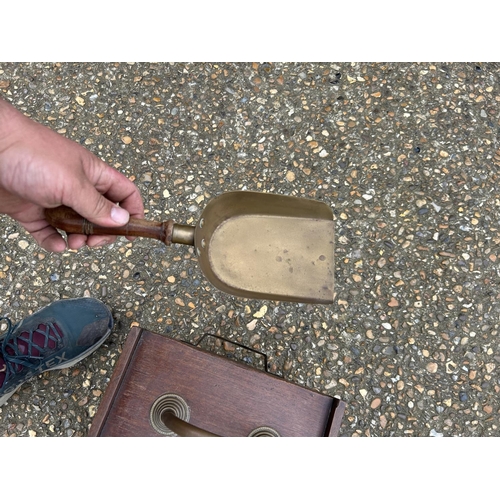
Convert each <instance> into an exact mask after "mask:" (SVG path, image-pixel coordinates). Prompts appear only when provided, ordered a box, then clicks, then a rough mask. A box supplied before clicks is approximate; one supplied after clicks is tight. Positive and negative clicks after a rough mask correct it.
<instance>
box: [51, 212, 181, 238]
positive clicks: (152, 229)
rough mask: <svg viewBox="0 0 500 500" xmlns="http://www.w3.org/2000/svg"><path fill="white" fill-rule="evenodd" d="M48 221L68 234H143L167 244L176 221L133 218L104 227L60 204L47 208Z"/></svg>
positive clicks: (145, 236) (144, 236)
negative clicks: (118, 224) (123, 222)
mask: <svg viewBox="0 0 500 500" xmlns="http://www.w3.org/2000/svg"><path fill="white" fill-rule="evenodd" d="M45 218H46V219H47V222H48V223H49V224H50V225H51V226H53V227H55V228H57V229H60V230H62V231H65V232H66V233H68V234H88V235H90V234H110V235H116V236H142V237H143V238H153V239H155V240H160V241H162V242H163V243H165V245H170V243H172V231H173V227H174V222H173V221H172V220H168V221H165V222H155V221H148V220H145V219H134V218H131V219H130V220H129V222H128V224H126V225H125V226H119V227H104V226H98V225H96V224H92V222H89V221H88V220H87V219H85V218H84V217H82V216H81V215H79V214H78V213H76V212H75V211H74V210H73V209H72V208H69V207H65V206H60V207H56V208H48V209H46V210H45Z"/></svg>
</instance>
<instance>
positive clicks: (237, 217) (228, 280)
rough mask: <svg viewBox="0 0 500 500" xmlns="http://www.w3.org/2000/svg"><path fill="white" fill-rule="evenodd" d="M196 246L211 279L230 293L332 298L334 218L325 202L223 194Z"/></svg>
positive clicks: (316, 299) (197, 236)
mask: <svg viewBox="0 0 500 500" xmlns="http://www.w3.org/2000/svg"><path fill="white" fill-rule="evenodd" d="M195 246H196V249H197V253H198V256H199V260H200V266H201V268H202V270H203V272H204V273H205V275H206V277H207V279H208V280H209V281H210V282H212V283H213V284H214V285H215V286H217V287H218V288H220V289H221V290H223V291H225V292H227V293H231V294H233V295H238V296H242V297H249V298H263V299H271V300H288V301H296V302H314V303H331V302H333V287H334V222H333V213H332V211H331V209H330V208H329V207H328V206H327V205H325V204H324V203H321V202H318V201H315V200H308V199H304V198H294V197H289V196H281V195H271V194H267V193H256V192H249V191H242V192H230V193H225V194H223V195H221V196H219V197H218V198H216V199H215V200H213V201H212V202H210V203H209V204H208V205H207V207H206V209H205V211H204V212H203V216H202V219H201V220H200V223H199V224H198V225H197V227H196V231H195Z"/></svg>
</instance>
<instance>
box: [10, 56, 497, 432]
mask: <svg viewBox="0 0 500 500" xmlns="http://www.w3.org/2000/svg"><path fill="white" fill-rule="evenodd" d="M499 78H500V67H499V65H498V64H490V63H488V64H486V63H484V64H483V63H469V64H458V63H455V64H442V63H434V64H433V63H420V64H416V63H415V64H361V63H355V64H350V63H338V64H335V63H328V64H319V63H318V64H313V63H304V64H301V63H275V64H274V63H273V64H270V63H253V64H252V63H245V64H222V63H221V64H208V63H207V64H201V63H197V64H181V63H175V64H167V63H161V64H160V63H158V64H156V63H155V64H150V63H144V64H132V63H122V64H89V63H83V64H69V63H64V64H52V63H50V64H43V63H37V64H13V63H8V64H4V63H0V95H2V96H3V97H4V98H6V99H7V100H9V101H10V102H12V103H13V104H14V105H15V106H17V107H18V108H19V109H20V110H22V111H23V112H24V113H26V114H27V115H29V116H30V117H32V118H33V119H35V120H37V121H39V122H41V123H43V124H45V125H48V126H49V127H51V128H52V129H54V130H56V131H57V132H58V133H60V134H62V135H64V136H66V137H68V138H71V139H73V140H75V141H78V142H79V143H81V144H82V145H84V146H85V147H87V148H88V149H89V150H90V151H92V152H93V153H95V154H96V155H98V156H99V157H101V158H102V159H104V160H105V161H107V162H109V163H110V164H111V165H112V166H114V167H115V168H117V169H118V170H120V171H121V172H123V173H124V174H125V175H127V176H128V177H129V178H130V179H132V180H133V181H134V182H135V183H136V185H137V186H138V187H139V189H140V190H141V193H142V195H143V198H144V203H145V207H146V209H147V211H148V213H147V217H149V218H151V219H155V220H166V219H168V218H173V219H174V220H175V221H177V222H180V223H186V224H194V223H196V222H197V221H198V219H199V217H200V214H201V212H202V210H203V208H204V207H205V206H206V204H207V202H208V201H209V200H210V199H211V198H213V197H214V196H216V195H218V194H220V193H222V192H224V191H229V190H234V189H248V190H257V191H266V192H274V193H281V194H287V195H294V196H303V197H308V198H314V199H317V200H321V201H324V202H326V203H328V204H329V205H330V206H331V207H332V208H333V210H334V214H335V228H336V229H335V230H336V276H335V279H336V295H335V300H334V303H333V305H330V306H323V305H306V304H294V303H286V302H279V303H278V302H272V301H257V300H246V299H240V298H234V297H231V296H229V295H226V294H224V293H222V292H220V291H218V290H216V289H215V288H214V287H213V286H212V285H210V284H209V283H208V282H207V280H205V278H204V277H203V274H202V272H201V270H200V268H199V265H198V263H197V259H196V255H195V253H194V252H193V251H192V249H189V248H187V247H181V246H173V247H171V248H168V247H166V246H163V245H162V244H161V243H158V242H156V241H152V240H144V239H137V240H135V241H134V242H133V243H131V242H128V241H127V240H125V239H119V240H118V241H117V242H116V243H114V244H113V245H111V246H108V247H105V248H101V249H88V248H86V249H82V250H80V251H78V252H74V251H67V252H65V253H62V254H50V253H48V252H45V251H44V250H41V249H40V248H39V247H37V245H36V244H35V243H34V241H33V240H32V239H31V237H30V235H29V234H27V233H26V232H25V231H24V230H23V229H22V228H21V227H20V226H19V225H18V224H17V223H15V222H14V221H13V220H11V219H9V218H8V217H5V216H2V217H1V218H0V250H1V252H0V315H3V316H8V317H10V318H11V319H12V320H13V321H20V320H21V319H22V318H23V317H25V316H26V315H28V314H30V313H32V312H35V311H36V310H37V309H39V308H40V307H42V306H44V305H47V304H49V303H50V302H51V301H53V300H56V299H59V298H64V297H67V298H70V297H80V296H92V297H96V298H99V299H101V300H102V301H104V302H105V303H106V304H107V305H109V306H110V307H111V308H112V310H113V314H114V317H115V320H116V326H115V329H114V331H113V333H112V335H111V337H110V339H109V341H108V342H107V343H106V344H104V345H103V347H101V348H100V349H99V350H98V351H97V352H96V353H94V355H92V356H91V357H89V358H87V359H85V360H83V361H82V362H81V363H79V364H77V365H76V366H75V367H73V368H70V369H66V370H62V371H53V372H48V373H45V374H42V375H40V376H39V377H37V378H35V379H34V380H33V381H32V382H31V383H26V384H24V385H23V386H22V388H21V389H20V390H19V391H18V392H17V393H16V394H15V395H14V396H13V397H12V398H11V399H10V400H9V401H8V402H7V403H6V404H5V405H4V406H3V407H2V408H0V435H3V436H84V435H86V434H87V433H88V429H89V427H90V424H91V422H92V418H93V417H94V415H95V413H96V411H97V408H98V406H99V404H100V402H101V400H102V396H103V394H104V392H105V390H106V387H107V384H108V382H109V380H110V377H111V375H112V372H113V368H114V365H115V363H116V361H117V359H118V357H119V355H120V352H121V348H122V346H123V343H124V341H125V339H126V336H127V332H128V331H129V329H130V327H131V326H132V325H141V326H142V327H145V328H148V329H150V330H153V331H156V332H158V333H162V334H165V335H168V336H172V337H175V338H179V339H182V340H186V341H189V342H192V343H197V342H200V341H201V345H202V346H203V347H204V348H206V349H210V350H213V351H214V352H218V353H220V354H221V355H223V356H226V357H228V358H233V359H239V360H241V362H243V363H249V364H251V365H253V366H256V367H257V368H260V369H262V367H263V361H262V359H261V357H259V356H258V355H256V354H255V352H254V350H256V351H259V352H262V353H264V354H266V356H267V360H268V365H269V366H268V368H269V371H270V372H272V373H274V374H276V375H279V376H282V377H284V378H285V379H286V380H289V381H291V382H294V383H296V384H298V385H301V386H305V387H308V388H311V389H314V390H316V391H320V392H323V393H325V394H329V395H331V396H336V397H339V398H341V399H342V400H344V401H345V402H346V403H347V409H346V413H345V417H344V420H343V423H342V427H341V435H342V436H498V435H500V429H499V426H500V405H499V398H500V394H499V393H500V375H499V369H498V367H499V365H500V349H499V336H498V325H499V319H500V318H499V316H500V306H499V305H498V300H499V299H500V277H499V271H498V266H499V261H500V226H499V219H500V216H499V211H500V199H499V196H498V191H499V187H498V182H499V179H500V149H499V148H500V144H499V142H498V131H499V126H500V93H499V90H500V87H499ZM204 334H212V335H215V336H217V337H220V338H214V337H208V339H211V341H210V342H209V341H207V340H206V339H207V338H203V335H204ZM212 340H213V341H212ZM235 343H237V344H240V345H243V346H248V347H249V348H250V349H249V350H245V349H242V348H240V347H237V346H236V345H235Z"/></svg>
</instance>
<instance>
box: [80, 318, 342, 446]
mask: <svg viewBox="0 0 500 500" xmlns="http://www.w3.org/2000/svg"><path fill="white" fill-rule="evenodd" d="M345 406H346V405H345V403H344V402H343V401H341V400H340V399H337V398H334V397H330V396H327V395H324V394H321V393H319V392H316V391H313V390H310V389H307V388H304V387H300V386H298V385H296V384H293V383H291V382H288V381H286V380H284V379H282V378H280V377H278V376H275V375H272V374H270V373H268V372H267V371H264V370H259V369H256V368H254V367H251V366H248V365H246V364H244V363H243V362H240V361H233V360H231V359H228V358H227V357H224V356H220V355H218V354H214V353H213V352H208V351H206V350H204V349H201V348H200V347H198V346H193V345H191V344H188V343H186V342H182V341H179V340H175V339H171V338H169V337H166V336H164V335H159V334H157V333H153V332H150V331H148V330H145V329H142V328H139V327H134V328H132V329H131V330H130V332H129V334H128V337H127V341H126V342H125V345H124V348H123V352H122V354H121V356H120V358H119V360H118V363H117V365H116V368H115V370H114V372H113V375H112V378H111V381H110V383H109V386H108V388H107V390H106V392H105V394H104V396H103V400H102V403H101V405H100V406H99V409H98V411H97V413H96V415H95V417H94V420H93V422H92V426H91V429H90V432H89V435H90V436H93V437H96V436H143V437H146V436H152V437H154V436H156V437H160V436H177V435H179V436H203V435H216V436H228V437H229V436H240V437H241V436H277V437H278V436H282V437H287V436H304V437H305V436H325V437H335V436H338V433H339V428H340V425H341V421H342V418H343V415H344V410H345ZM166 417H171V419H170V420H169V419H167V418H166ZM172 419H173V421H172ZM169 422H170V424H169V425H170V426H167V424H168V423H169ZM171 424H172V425H171ZM173 424H175V425H173ZM177 424H179V425H177ZM174 429H175V430H176V432H174Z"/></svg>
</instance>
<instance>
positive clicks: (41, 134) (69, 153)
mask: <svg viewBox="0 0 500 500" xmlns="http://www.w3.org/2000/svg"><path fill="white" fill-rule="evenodd" d="M60 205H67V206H69V207H71V208H73V209H74V210H75V211H76V212H78V213H79V214H80V215H82V216H83V217H85V218H86V219H88V220H89V221H91V222H93V223H95V224H99V225H101V226H108V227H115V226H122V225H124V224H126V223H127V222H128V220H129V217H135V218H143V217H144V206H143V203H142V198H141V195H140V192H139V190H138V189H137V187H136V186H135V185H134V184H133V183H132V182H131V181H130V180H129V179H127V177H125V176H124V175H123V174H121V173H120V172H118V170H115V169H114V168H112V167H110V166H109V165H108V164H107V163H105V162H103V161H102V160H100V159H99V158H97V156H95V155H93V154H92V153H91V152H90V151H88V150H87V149H85V148H84V147H82V146H80V145H79V144H78V143H76V142H74V141H71V140H69V139H66V138H65V137H62V136H60V135H59V134H57V133H56V132H54V131H52V130H51V129H49V128H48V127H45V126H43V125H41V124H39V123H36V122H34V121H32V120H30V119H29V118H27V117H26V116H24V115H23V114H22V113H20V112H19V111H17V110H16V109H15V108H14V107H13V106H11V105H10V104H8V103H7V102H6V101H4V100H3V99H2V98H0V213H4V214H7V215H9V216H10V217H12V218H13V219H15V220H17V221H18V222H19V223H20V224H21V225H22V226H23V227H24V228H25V229H26V230H27V231H28V232H29V233H31V235H32V236H33V237H34V238H35V240H36V241H37V242H38V244H39V245H40V246H41V247H43V248H45V249H46V250H49V251H51V252H62V251H64V250H65V249H66V243H65V241H64V239H63V238H62V236H61V235H60V234H59V233H58V232H57V231H56V229H54V228H53V227H52V226H51V225H50V224H49V223H48V222H47V221H46V220H45V216H44V209H45V208H53V207H57V206H60ZM115 240H116V236H97V235H93V236H85V235H81V234H71V235H68V247H69V248H71V249H78V248H81V247H83V246H84V245H88V246H90V247H95V246H101V245H104V244H108V243H112V242H113V241H115Z"/></svg>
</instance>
